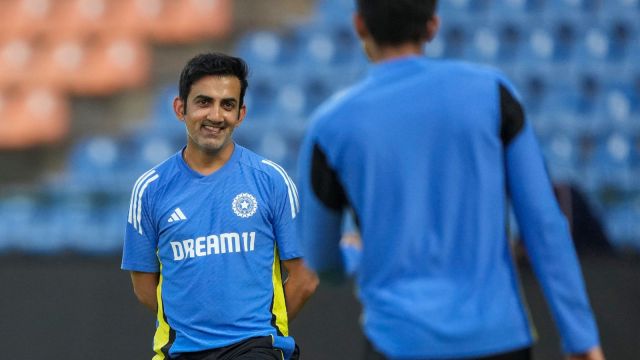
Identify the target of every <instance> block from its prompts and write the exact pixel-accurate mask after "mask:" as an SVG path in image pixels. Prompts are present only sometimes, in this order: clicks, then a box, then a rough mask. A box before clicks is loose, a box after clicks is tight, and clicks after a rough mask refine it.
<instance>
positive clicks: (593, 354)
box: [567, 346, 604, 360]
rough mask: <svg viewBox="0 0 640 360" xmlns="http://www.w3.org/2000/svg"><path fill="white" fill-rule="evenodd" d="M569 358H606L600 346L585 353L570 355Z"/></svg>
mask: <svg viewBox="0 0 640 360" xmlns="http://www.w3.org/2000/svg"><path fill="white" fill-rule="evenodd" d="M567 360H604V354H603V353H602V349H601V348H600V346H596V347H594V348H593V349H591V350H589V351H587V352H586V353H584V354H573V355H569V356H567Z"/></svg>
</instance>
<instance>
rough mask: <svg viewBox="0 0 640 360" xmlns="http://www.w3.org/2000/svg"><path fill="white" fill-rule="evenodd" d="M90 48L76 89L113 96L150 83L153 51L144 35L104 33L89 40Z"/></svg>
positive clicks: (73, 85)
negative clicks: (120, 91)
mask: <svg viewBox="0 0 640 360" xmlns="http://www.w3.org/2000/svg"><path fill="white" fill-rule="evenodd" d="M86 51H87V53H86V61H85V62H83V65H82V66H81V69H79V71H78V76H77V77H76V78H75V81H74V84H72V87H71V90H72V92H74V93H76V94H80V95H94V96H100V95H109V94H112V93H114V92H116V91H119V90H123V89H131V88H136V87H140V86H144V85H145V84H146V83H147V80H148V78H149V72H150V67H151V52H150V50H149V49H148V45H147V43H146V42H144V41H143V40H141V39H140V38H134V37H126V36H123V35H118V34H115V35H104V34H103V35H101V36H98V37H97V38H96V39H95V40H89V41H88V47H87V49H86Z"/></svg>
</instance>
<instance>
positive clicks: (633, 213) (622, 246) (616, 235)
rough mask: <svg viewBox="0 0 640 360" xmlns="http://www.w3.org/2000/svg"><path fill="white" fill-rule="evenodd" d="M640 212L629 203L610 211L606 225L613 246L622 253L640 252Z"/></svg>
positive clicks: (606, 215)
mask: <svg viewBox="0 0 640 360" xmlns="http://www.w3.org/2000/svg"><path fill="white" fill-rule="evenodd" d="M639 217H640V212H639V211H638V210H637V209H636V207H634V206H633V205H631V204H629V203H623V204H620V205H618V206H615V207H613V208H611V209H610V210H608V211H607V212H606V213H605V216H604V223H605V228H606V231H607V233H608V234H609V238H610V239H611V240H612V241H613V245H614V246H615V247H616V248H617V249H618V250H620V251H626V250H632V251H633V250H635V251H640V240H638V233H639V231H640V225H639V224H640V222H638V218H639Z"/></svg>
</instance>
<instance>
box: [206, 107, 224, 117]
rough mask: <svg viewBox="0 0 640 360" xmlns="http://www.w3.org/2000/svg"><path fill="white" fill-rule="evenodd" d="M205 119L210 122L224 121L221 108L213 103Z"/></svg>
mask: <svg viewBox="0 0 640 360" xmlns="http://www.w3.org/2000/svg"><path fill="white" fill-rule="evenodd" d="M207 119H208V120H211V121H222V120H224V118H223V116H222V107H221V106H220V104H217V103H214V104H212V105H211V107H210V108H209V112H208V113H207Z"/></svg>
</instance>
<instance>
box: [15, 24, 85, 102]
mask: <svg viewBox="0 0 640 360" xmlns="http://www.w3.org/2000/svg"><path fill="white" fill-rule="evenodd" d="M87 39H88V37H86V36H82V35H75V36H74V35H52V36H47V37H44V38H42V39H41V41H40V42H39V44H38V45H39V47H38V51H37V56H36V58H35V59H34V61H33V66H32V71H31V72H30V73H29V75H28V77H27V80H26V81H25V82H26V83H27V84H29V85H30V86H36V85H39V86H50V87H54V88H57V89H60V90H62V91H68V90H70V89H71V88H72V86H73V84H75V83H76V81H78V79H79V76H80V72H81V70H82V68H83V66H84V64H85V63H86V57H87V49H86V47H87V45H86V43H87Z"/></svg>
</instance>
